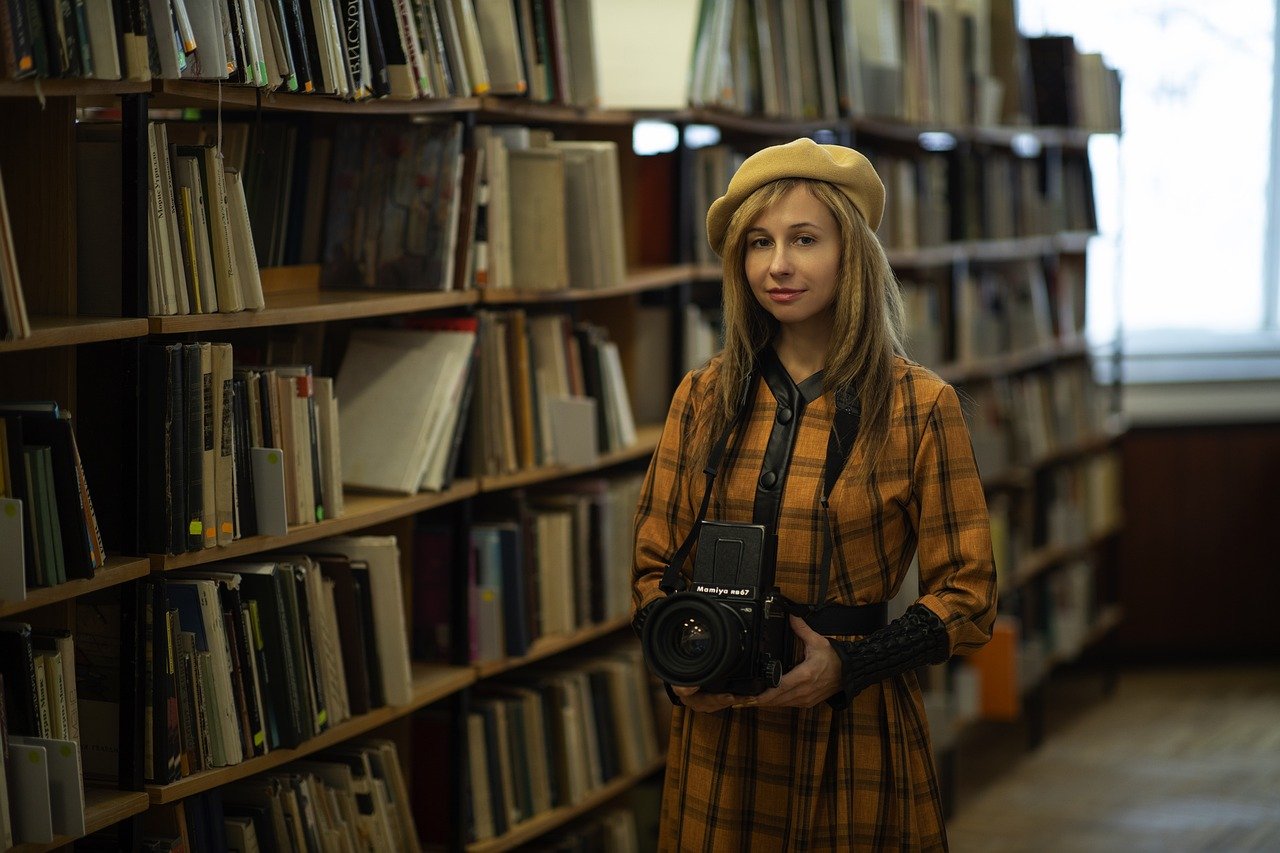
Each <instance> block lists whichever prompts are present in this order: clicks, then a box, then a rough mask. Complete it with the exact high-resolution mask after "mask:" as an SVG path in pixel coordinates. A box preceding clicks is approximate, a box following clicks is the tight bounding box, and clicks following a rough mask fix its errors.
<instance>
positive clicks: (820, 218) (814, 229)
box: [744, 186, 840, 331]
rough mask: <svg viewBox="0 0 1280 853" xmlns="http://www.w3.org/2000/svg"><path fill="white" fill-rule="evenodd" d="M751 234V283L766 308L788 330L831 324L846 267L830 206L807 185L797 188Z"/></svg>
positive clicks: (747, 260)
mask: <svg viewBox="0 0 1280 853" xmlns="http://www.w3.org/2000/svg"><path fill="white" fill-rule="evenodd" d="M746 236H747V247H746V252H745V254H744V258H745V261H744V266H745V268H746V275H747V283H748V284H749V285H750V286H751V293H752V295H753V296H755V298H756V301H757V302H759V303H760V305H761V306H762V307H763V308H764V310H765V311H768V312H769V313H770V314H771V315H773V317H774V319H776V320H777V321H778V322H779V323H781V324H782V327H783V329H790V330H791V331H802V330H803V329H805V328H806V327H813V328H814V329H815V330H817V329H818V328H819V327H825V326H827V325H828V324H829V323H830V322H831V305H832V303H833V302H834V301H835V295H836V278H837V273H838V271H839V268H840V227H839V225H838V224H837V223H836V220H835V217H834V216H832V215H831V211H830V210H828V209H827V207H826V205H824V204H823V203H822V202H820V201H818V200H817V199H816V198H814V197H813V196H812V195H811V194H810V193H809V190H808V189H806V188H805V187H803V186H797V187H793V188H792V189H790V190H788V191H787V193H786V194H785V195H783V196H782V197H781V198H779V199H778V200H777V201H776V202H774V203H773V204H772V205H770V206H769V207H768V208H766V209H765V211H764V212H763V213H761V214H760V216H759V217H758V218H757V219H756V221H755V222H753V223H752V224H751V227H750V228H749V229H747V235H746ZM815 324H817V325H815Z"/></svg>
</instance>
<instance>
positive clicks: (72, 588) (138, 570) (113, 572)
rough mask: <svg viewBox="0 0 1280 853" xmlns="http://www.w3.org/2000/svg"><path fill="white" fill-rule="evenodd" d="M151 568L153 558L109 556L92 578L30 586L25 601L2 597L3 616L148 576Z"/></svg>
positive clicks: (67, 599) (0, 602) (1, 612)
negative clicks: (5, 599) (7, 599)
mask: <svg viewBox="0 0 1280 853" xmlns="http://www.w3.org/2000/svg"><path fill="white" fill-rule="evenodd" d="M150 571H151V561H150V560H148V559H147V558H146V557H119V556H108V557H107V562H106V565H104V566H103V567H102V568H100V569H98V570H97V571H96V572H94V573H93V577H91V578H75V579H72V580H69V581H67V582H66V583H60V584H58V585H57V586H42V587H37V588H35V589H31V590H27V597H26V598H24V599H23V600H22V601H0V619H4V618H8V617H9V616H12V615H14V614H15V613H25V612H27V611H29V610H35V609H36V608H39V607H47V606H49V605H50V604H57V603H59V602H62V601H70V600H71V599H73V598H78V597H80V596H82V595H84V594H86V593H90V592H94V591H95V590H99V589H107V588H108V587H112V586H116V585H118V584H122V583H128V582H129V581H132V580H137V579H138V578H141V577H145V576H146V575H147V573H148V572H150Z"/></svg>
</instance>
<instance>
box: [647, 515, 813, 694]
mask: <svg viewBox="0 0 1280 853" xmlns="http://www.w3.org/2000/svg"><path fill="white" fill-rule="evenodd" d="M772 546H773V540H772V538H771V537H769V536H768V535H767V534H766V532H765V529H764V527H763V526H762V525H758V524H731V523H725V522H716V521H704V522H702V524H701V526H700V528H699V532H698V554H697V558H696V559H695V561H694V565H693V577H692V580H691V582H690V584H689V587H688V589H686V590H683V591H680V592H677V593H675V594H673V595H670V596H668V597H667V598H664V599H659V600H658V601H657V602H655V603H654V604H653V605H652V609H651V610H650V612H649V614H648V616H647V617H646V618H645V623H644V629H643V632H642V634H641V643H642V647H643V650H644V655H645V660H646V661H648V663H649V667H650V669H652V670H653V672H654V674H655V675H657V676H658V677H659V678H661V679H662V680H663V681H665V682H667V683H668V684H672V685H675V686H678V687H697V688H699V689H700V690H703V691H705V692H708V693H732V694H735V695H738V696H755V695H757V694H760V693H763V692H764V691H765V690H767V689H768V688H770V687H776V686H777V684H778V680H779V679H780V678H781V677H782V675H783V673H785V672H787V671H788V670H790V669H791V667H792V666H793V665H794V663H795V635H794V633H793V632H792V630H791V625H790V623H789V622H788V620H787V615H788V612H789V610H788V606H789V605H790V602H789V601H787V599H785V598H784V597H783V596H782V595H781V594H780V593H779V592H778V590H777V588H776V587H775V586H774V584H773V579H774V577H773V576H774V571H773V559H774V555H773V547H772Z"/></svg>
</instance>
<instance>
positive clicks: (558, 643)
mask: <svg viewBox="0 0 1280 853" xmlns="http://www.w3.org/2000/svg"><path fill="white" fill-rule="evenodd" d="M630 624H631V619H630V618H628V617H626V616H620V617H618V618H617V619H610V620H609V621H607V622H600V623H599V624H596V625H589V626H587V627H586V628H580V629H578V630H577V631H574V632H573V633H572V634H558V635H556V636H552V637H539V638H538V639H536V640H534V641H533V645H532V646H531V647H530V648H529V653H528V654H527V655H522V656H521V657H518V658H502V659H501V660H495V661H486V662H484V663H477V664H473V667H474V669H475V671H476V678H477V679H484V678H489V677H490V676H494V675H498V674H499V673H503V672H509V671H510V670H513V669H519V668H520V667H522V666H525V665H527V664H530V663H533V662H534V661H539V660H543V659H545V658H549V657H551V656H553V655H558V654H560V653H561V652H567V651H570V650H571V649H575V648H577V647H578V646H581V645H582V644H584V643H589V642H591V641H592V640H597V639H599V638H601V637H607V636H608V635H610V634H612V633H614V632H615V631H620V630H622V629H623V628H625V627H627V626H628V625H630Z"/></svg>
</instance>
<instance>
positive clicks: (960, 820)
mask: <svg viewBox="0 0 1280 853" xmlns="http://www.w3.org/2000/svg"><path fill="white" fill-rule="evenodd" d="M1101 685H1102V680H1101V678H1100V677H1099V676H1098V674H1097V673H1094V672H1078V673H1068V674H1062V675H1059V676H1057V677H1055V679H1054V680H1053V683H1052V684H1051V685H1050V687H1049V689H1048V692H1047V698H1048V706H1049V713H1048V715H1047V719H1048V723H1047V730H1046V737H1045V740H1044V742H1043V743H1042V744H1041V746H1040V747H1039V748H1038V749H1036V750H1033V751H1028V750H1027V749H1026V740H1025V730H1023V729H1021V728H1020V727H1018V726H1010V725H1003V726H996V725H990V726H984V727H981V728H978V729H976V730H975V731H974V732H972V734H971V735H970V736H967V737H966V738H965V739H964V742H963V743H962V746H961V750H960V756H959V767H958V771H957V780H958V785H957V795H956V808H955V814H954V816H953V817H952V819H951V821H950V822H949V834H950V838H951V847H952V850H954V851H958V853H966V851H1089V853H1093V852H1094V851H1120V850H1124V851H1131V850H1137V851H1148V850H1149V851H1167V850H1168V851H1184V850H1185V851H1199V850H1206V851H1208V850H1213V851H1237V850H1266V851H1280V662H1278V663H1276V664H1275V665H1272V666H1262V665H1249V666H1243V665H1239V666H1216V667H1194V668H1191V667H1186V668H1182V667H1180V668H1176V669H1175V668H1159V669H1157V668H1149V669H1140V670H1125V671H1122V672H1121V674H1120V678H1119V682H1118V684H1117V689H1116V691H1115V692H1114V693H1112V694H1110V695H1105V694H1104V693H1103V691H1102V686H1101Z"/></svg>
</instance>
